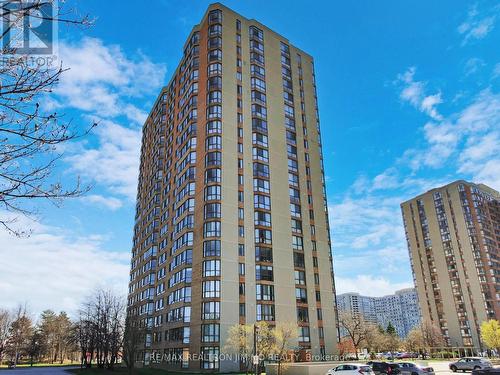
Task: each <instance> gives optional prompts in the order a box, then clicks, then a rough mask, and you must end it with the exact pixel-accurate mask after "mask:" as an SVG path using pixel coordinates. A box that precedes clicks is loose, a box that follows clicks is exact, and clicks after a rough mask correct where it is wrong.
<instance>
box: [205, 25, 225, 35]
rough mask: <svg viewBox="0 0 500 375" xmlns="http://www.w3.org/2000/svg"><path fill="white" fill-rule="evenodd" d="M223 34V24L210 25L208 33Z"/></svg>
mask: <svg viewBox="0 0 500 375" xmlns="http://www.w3.org/2000/svg"><path fill="white" fill-rule="evenodd" d="M219 34H222V25H210V27H209V28H208V35H209V36H214V35H219Z"/></svg>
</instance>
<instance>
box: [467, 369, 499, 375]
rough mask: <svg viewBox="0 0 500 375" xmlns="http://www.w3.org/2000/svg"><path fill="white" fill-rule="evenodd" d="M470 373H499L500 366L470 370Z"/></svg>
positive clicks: (476, 374)
mask: <svg viewBox="0 0 500 375" xmlns="http://www.w3.org/2000/svg"><path fill="white" fill-rule="evenodd" d="M472 375H500V368H494V367H491V368H485V369H482V370H480V369H476V370H472Z"/></svg>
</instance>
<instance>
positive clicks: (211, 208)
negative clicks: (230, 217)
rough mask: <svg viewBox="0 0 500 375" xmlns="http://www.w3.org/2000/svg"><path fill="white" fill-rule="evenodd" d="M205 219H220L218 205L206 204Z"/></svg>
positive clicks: (219, 206)
mask: <svg viewBox="0 0 500 375" xmlns="http://www.w3.org/2000/svg"><path fill="white" fill-rule="evenodd" d="M204 211H205V212H204V213H205V219H217V218H220V217H221V205H220V203H208V204H206V205H205V210H204Z"/></svg>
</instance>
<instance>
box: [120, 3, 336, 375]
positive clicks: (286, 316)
mask: <svg viewBox="0 0 500 375" xmlns="http://www.w3.org/2000/svg"><path fill="white" fill-rule="evenodd" d="M128 302H129V307H128V311H129V314H130V315H131V316H135V317H137V319H139V321H140V324H141V325H142V326H143V327H144V330H145V331H144V332H145V341H144V350H142V351H141V353H140V356H141V357H143V358H144V359H145V360H146V361H149V360H150V358H151V354H155V353H156V354H157V353H159V354H167V357H164V358H167V360H166V362H169V363H167V364H168V365H172V366H178V367H179V368H180V367H182V368H190V369H193V370H195V369H200V368H201V369H217V368H219V369H220V370H221V371H229V370H239V363H238V361H235V362H234V361H232V360H230V359H227V357H228V356H224V359H222V354H226V353H227V351H228V348H227V345H226V339H227V337H228V330H229V328H230V327H231V326H234V325H237V324H253V323H254V322H259V321H267V322H269V323H270V324H271V325H274V324H279V323H281V322H294V323H296V324H297V327H298V328H297V329H298V333H299V334H298V339H297V340H296V341H297V342H296V343H295V346H296V347H297V348H301V349H302V353H304V352H310V353H311V354H312V355H317V356H320V355H321V354H331V353H334V352H335V348H336V338H337V325H336V315H335V308H334V306H335V302H334V284H333V270H332V259H331V252H330V238H329V227H328V217H327V204H326V194H325V184H324V178H323V159H322V151H321V139H320V132H319V119H318V108H317V100H316V86H315V78H314V67H313V59H312V57H311V56H309V55H308V54H307V53H304V52H303V51H301V50H299V49H297V48H295V47H294V46H292V45H291V44H290V43H289V42H288V40H287V39H286V38H284V37H283V36H281V35H279V34H277V33H275V32H273V31H271V30H270V29H268V28H266V27H265V26H263V25H261V24H260V23H258V22H257V21H255V20H249V19H246V18H244V17H242V16H240V15H239V14H236V13H235V12H233V11H231V10H230V9H228V8H226V7H224V6H223V5H221V4H218V3H217V4H212V5H210V6H209V8H208V10H207V12H206V14H205V16H204V17H203V18H202V20H201V22H200V24H199V25H196V26H195V27H194V28H193V30H192V32H191V34H190V35H189V37H188V39H187V42H186V44H185V47H184V55H183V57H182V60H181V61H180V63H179V66H178V68H177V69H176V70H175V72H174V73H173V76H172V78H171V80H170V82H169V83H168V85H167V86H166V87H164V88H163V90H162V91H161V93H160V95H159V96H158V99H157V100H156V103H155V104H154V107H153V109H152V111H151V113H150V115H149V117H148V119H147V121H146V123H145V124H144V128H143V140H142V150H141V165H140V177H139V188H138V194H137V213H136V218H135V229H134V244H133V251H132V269H131V273H130V291H129V301H128ZM232 349H235V350H236V351H237V349H238V348H232ZM299 351H300V350H299ZM169 355H171V356H170V357H169ZM177 358H182V360H179V361H176V359H177ZM141 359H142V358H141Z"/></svg>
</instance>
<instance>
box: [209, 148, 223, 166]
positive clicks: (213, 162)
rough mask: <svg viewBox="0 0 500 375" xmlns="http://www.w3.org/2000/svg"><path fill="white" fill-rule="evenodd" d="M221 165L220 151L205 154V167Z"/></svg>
mask: <svg viewBox="0 0 500 375" xmlns="http://www.w3.org/2000/svg"><path fill="white" fill-rule="evenodd" d="M220 165H222V152H220V151H213V152H209V153H207V154H206V155H205V167H218V166H220Z"/></svg>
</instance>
